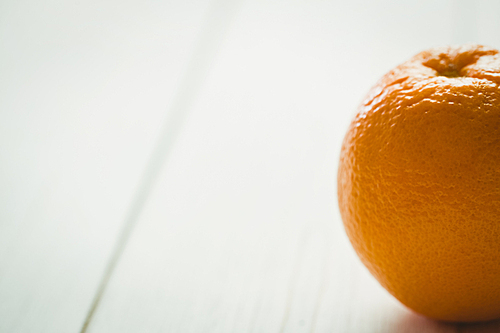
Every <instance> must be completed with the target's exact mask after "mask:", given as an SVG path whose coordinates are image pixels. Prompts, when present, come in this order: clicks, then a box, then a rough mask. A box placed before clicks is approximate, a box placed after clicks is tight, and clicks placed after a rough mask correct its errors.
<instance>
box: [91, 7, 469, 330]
mask: <svg viewBox="0 0 500 333" xmlns="http://www.w3.org/2000/svg"><path fill="white" fill-rule="evenodd" d="M447 5H449V4H443V5H441V7H438V8H436V7H434V9H435V10H434V11H433V12H429V11H427V10H425V8H428V7H427V6H430V2H429V3H427V4H426V5H421V4H419V5H416V4H413V5H412V4H410V3H404V4H400V5H394V7H393V8H391V9H392V11H390V12H388V13H387V14H386V15H385V16H384V14H381V15H380V16H378V17H372V12H373V11H375V10H376V8H377V7H378V6H380V3H379V4H373V5H372V7H370V5H368V4H367V3H366V2H363V3H361V2H360V3H352V4H339V3H325V2H297V3H294V4H293V5H291V4H290V3H288V2H278V1H276V2H272V3H270V2H247V3H245V4H244V6H243V8H242V9H241V10H240V11H239V14H238V16H237V17H236V19H235V20H234V25H233V28H232V30H231V32H230V33H229V36H228V38H227V39H226V40H225V43H224V45H223V48H222V49H221V52H220V53H219V54H218V55H217V58H216V61H215V63H214V67H213V68H212V70H211V72H210V75H209V76H208V78H207V81H206V84H205V85H204V87H203V89H202V91H201V93H200V95H199V97H197V98H196V102H195V103H194V105H193V110H191V113H190V115H189V116H188V121H187V123H186V126H185V127H184V130H183V131H182V132H180V134H179V137H178V138H177V140H176V144H175V145H174V147H173V149H172V150H171V151H170V155H169V160H168V163H167V164H166V165H165V166H164V168H163V170H162V172H161V174H160V176H159V179H158V182H157V183H156V185H155V186H154V187H153V188H152V192H151V195H150V198H149V200H148V201H147V202H146V204H145V207H144V211H143V213H142V214H141V216H140V217H139V220H138V222H137V225H136V229H135V231H134V233H133V234H132V235H131V238H130V242H129V244H128V246H127V247H126V248H125V250H124V252H123V255H122V257H121V258H120V260H119V262H118V265H117V267H116V271H115V272H114V274H113V276H112V277H111V279H110V283H109V285H108V287H107V288H106V290H105V292H104V294H103V297H102V299H101V303H100V305H99V307H98V308H97V310H96V312H95V315H94V317H93V319H92V321H91V323H90V326H89V328H88V332H93V333H95V332H138V331H144V332H152V331H153V332H422V331H426V332H436V333H437V332H456V331H459V330H465V329H471V327H456V326H453V325H446V324H441V323H437V322H434V321H431V320H428V319H425V318H423V317H421V316H418V315H416V314H413V313H412V312H410V311H409V310H407V309H405V308H404V307H403V306H402V305H400V304H399V303H398V302H397V301H396V300H394V299H393V298H392V297H391V296H390V295H388V294H387V293H386V292H385V291H384V290H383V289H382V288H381V287H380V286H379V285H378V284H377V282H376V281H375V280H374V279H373V278H372V277H371V276H370V275H369V274H368V273H367V271H366V269H365V268H364V267H363V266H362V265H361V264H360V262H359V260H358V259H357V257H356V256H355V254H354V253H353V250H352V249H351V247H350V245H349V242H348V240H347V238H346V236H345V233H344V231H343V228H342V225H341V221H340V218H339V214H338V211H337V206H336V196H335V177H336V174H335V170H336V163H337V157H338V152H339V148H340V141H341V139H342V136H343V134H344V131H345V128H346V126H347V124H348V122H349V120H350V117H351V116H352V112H353V110H354V109H355V107H356V104H357V103H358V102H359V100H360V99H361V98H362V95H363V93H364V92H365V91H366V90H367V89H368V87H369V86H370V85H371V84H373V82H374V81H375V79H376V78H377V77H378V76H380V75H381V74H383V72H384V71H385V70H387V69H389V68H390V67H393V66H394V65H395V64H397V63H398V62H400V61H401V59H405V58H407V57H409V56H411V55H412V54H413V53H416V52H417V51H419V50H420V49H422V48H425V47H428V45H429V44H443V43H448V42H449V40H448V39H449V38H451V37H450V36H451V33H450V30H445V29H441V30H440V29H438V27H442V25H443V19H444V20H446V17H447V16H446V15H445V13H447V12H448V11H449V9H450V8H449V7H447ZM406 12H412V13H414V15H417V16H418V20H422V21H425V22H427V25H428V27H427V30H425V31H422V30H421V29H420V27H417V26H415V25H413V24H412V23H411V22H407V21H408V18H407V17H405V16H404V13H406ZM398 14H399V16H398ZM352 17H356V18H357V20H356V21H354V20H352ZM448 18H449V20H450V22H451V17H450V16H448ZM415 20H416V19H415ZM395 27H398V31H395V30H394V29H395ZM346 32H349V33H350V34H349V35H347V34H346ZM405 36H415V38H412V39H411V40H409V39H408V40H407V39H405V38H404V37H405ZM353 41H356V42H353ZM387 50H391V51H392V50H394V52H393V53H388V52H387ZM367 55H369V56H367ZM375 63H378V65H376V66H375V65H374V64H375Z"/></svg>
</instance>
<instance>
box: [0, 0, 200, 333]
mask: <svg viewBox="0 0 500 333" xmlns="http://www.w3.org/2000/svg"><path fill="white" fill-rule="evenodd" d="M207 5H208V1H195V2H182V3H177V2H164V3H162V2H156V1H142V2H135V3H134V2H117V1H107V2H101V1H84V2H75V1H42V2H40V1H2V2H1V4H0V7H1V9H0V45H1V50H2V51H1V52H0V77H1V79H0V142H1V145H0V188H1V191H0V300H1V301H0V332H51V333H52V332H77V331H78V330H79V329H80V327H81V325H82V322H83V320H84V318H85V315H86V312H87V311H88V309H89V307H90V303H91V301H92V298H93V296H94V294H95V291H96V288H97V286H98V284H99V281H100V280H101V277H102V273H103V270H104V267H105V265H106V262H107V261H108V259H109V257H110V254H111V250H112V247H113V245H114V243H115V240H116V236H117V234H118V231H119V228H120V227H121V225H122V222H123V219H124V215H125V213H126V211H127V208H128V205H129V203H130V200H131V197H132V194H133V192H134V190H135V188H136V186H137V183H138V181H139V177H140V175H141V173H142V172H143V169H144V167H145V165H146V161H147V158H148V157H149V155H150V153H151V151H152V149H153V145H154V144H155V142H156V139H157V136H158V132H159V130H160V126H161V123H162V121H163V119H164V117H165V110H166V108H167V106H168V104H169V103H170V102H171V98H172V96H173V95H174V92H175V89H176V88H177V85H178V80H179V78H180V77H181V75H182V73H183V71H184V67H185V66H186V59H189V57H190V56H191V54H192V52H193V46H194V44H195V40H196V38H197V35H198V34H199V32H200V31H199V30H200V23H201V20H202V17H203V16H204V14H205V10H206V8H207Z"/></svg>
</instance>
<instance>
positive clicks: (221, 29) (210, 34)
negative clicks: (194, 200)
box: [80, 0, 239, 333]
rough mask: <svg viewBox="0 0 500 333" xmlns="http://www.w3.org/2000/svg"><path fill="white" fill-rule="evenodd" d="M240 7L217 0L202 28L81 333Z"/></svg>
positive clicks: (99, 298)
mask: <svg viewBox="0 0 500 333" xmlns="http://www.w3.org/2000/svg"><path fill="white" fill-rule="evenodd" d="M238 3H239V1H231V0H216V1H214V2H213V3H212V4H211V8H210V10H209V11H208V13H207V15H206V19H205V20H206V21H205V23H204V24H203V25H202V30H201V35H200V37H199V39H198V42H197V43H196V47H195V49H194V52H193V55H192V58H191V59H190V61H189V62H188V65H187V67H186V71H185V73H184V75H183V77H182V80H181V81H180V84H179V86H178V90H177V92H176V93H175V95H174V99H173V101H172V104H171V106H170V107H169V108H168V110H167V117H166V119H165V122H164V124H163V127H162V130H161V131H160V137H159V138H158V140H157V143H156V145H155V148H154V150H153V152H152V154H151V155H150V158H149V160H148V163H147V164H146V168H145V170H144V173H143V175H142V178H141V181H140V182H139V186H138V187H137V190H136V191H135V192H134V196H133V199H132V201H131V205H130V209H129V211H128V213H127V215H126V218H125V220H124V223H123V227H122V229H121V231H120V233H119V236H118V238H117V241H116V244H115V246H114V248H113V251H112V253H111V257H110V259H109V261H108V264H107V266H106V268H105V270H104V273H103V276H102V278H101V281H100V284H99V286H98V288H97V291H96V293H95V295H94V298H93V300H92V303H91V305H90V308H89V310H88V312H87V315H86V317H85V320H84V322H83V325H82V328H81V330H80V333H86V332H87V330H88V328H89V326H90V323H91V322H92V319H93V317H94V314H95V313H96V311H97V308H98V306H99V304H100V301H101V299H102V297H103V295H104V292H105V291H106V288H107V286H108V283H109V281H110V279H111V277H112V275H113V272H114V271H115V268H116V266H117V264H118V262H119V260H120V258H121V256H122V254H123V252H124V250H125V247H126V246H127V243H128V241H129V239H130V236H131V234H132V232H133V230H134V227H135V225H136V224H137V220H138V218H139V217H140V215H141V213H142V211H143V209H144V206H145V204H146V202H147V200H148V198H149V196H150V194H151V191H152V189H153V186H154V184H155V182H156V180H157V179H158V177H159V175H160V172H161V169H162V167H163V166H164V164H165V163H166V161H167V158H168V156H169V154H170V152H171V151H172V147H173V146H174V142H175V139H176V138H177V137H178V135H179V133H180V130H181V127H182V124H183V122H184V120H185V119H186V117H187V114H188V112H189V110H190V109H191V107H192V105H193V102H194V101H195V98H196V97H197V96H198V94H199V92H200V90H201V87H202V85H203V82H204V79H205V77H206V75H207V74H208V72H209V69H210V67H211V64H212V63H213V60H214V59H215V56H216V54H217V53H218V50H219V48H220V45H221V44H222V40H223V37H224V35H225V33H226V32H227V30H228V28H229V26H230V22H231V21H232V19H233V17H234V16H235V14H236V9H237V8H238Z"/></svg>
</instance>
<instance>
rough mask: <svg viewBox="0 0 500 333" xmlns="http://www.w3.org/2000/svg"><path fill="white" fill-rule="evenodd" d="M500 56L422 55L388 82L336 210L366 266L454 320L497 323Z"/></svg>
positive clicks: (370, 104)
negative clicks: (338, 209)
mask: <svg viewBox="0 0 500 333" xmlns="http://www.w3.org/2000/svg"><path fill="white" fill-rule="evenodd" d="M499 85H500V54H499V52H498V51H497V50H495V49H492V48H488V47H484V46H480V45H467V46H459V47H443V48H435V49H431V50H428V51H424V52H422V53H420V54H418V55H416V56H415V57H413V58H412V59H410V60H409V61H407V62H405V63H403V64H402V65H399V66H398V67H396V68H395V69H394V70H392V71H390V72H389V73H387V74H386V75H385V76H383V77H382V78H381V79H380V81H379V82H378V83H377V84H376V85H375V86H374V87H373V88H372V89H371V91H370V92H369V94H368V96H367V98H366V99H365V100H364V102H363V103H362V104H361V105H360V107H359V110H358V113H357V115H356V116H355V119H354V120H353V121H352V123H351V125H350V127H349V130H348V132H347V134H346V136H345V138H344V142H343V145H342V150H341V156H340V164H339V172H338V198H339V207H340V212H341V215H342V219H343V222H344V226H345V229H346V232H347V235H348V237H349V239H350V241H351V243H352V245H353V247H354V249H355V250H356V252H357V254H358V255H359V257H360V259H361V261H362V262H363V263H364V264H365V266H366V267H367V268H368V270H369V271H370V272H371V273H372V274H373V275H374V276H375V278H376V279H377V280H378V281H379V282H380V284H381V285H382V286H383V287H385V288H386V289H387V290H388V291H389V292H390V293H391V294H392V295H393V296H395V297H396V298H397V299H398V300H399V301H401V302H402V303H403V304H405V305H406V306H408V307H409V308H411V309H413V310H414V311H416V312H418V313H421V314H424V315H427V316H429V317H432V318H436V319H441V320H446V321H459V322H468V321H482V320H489V319H494V318H499V317H500V87H499Z"/></svg>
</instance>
